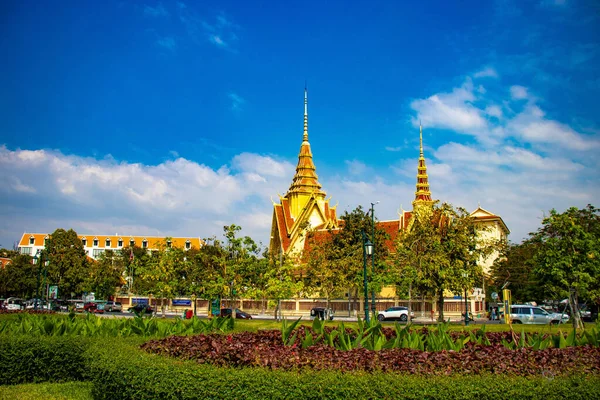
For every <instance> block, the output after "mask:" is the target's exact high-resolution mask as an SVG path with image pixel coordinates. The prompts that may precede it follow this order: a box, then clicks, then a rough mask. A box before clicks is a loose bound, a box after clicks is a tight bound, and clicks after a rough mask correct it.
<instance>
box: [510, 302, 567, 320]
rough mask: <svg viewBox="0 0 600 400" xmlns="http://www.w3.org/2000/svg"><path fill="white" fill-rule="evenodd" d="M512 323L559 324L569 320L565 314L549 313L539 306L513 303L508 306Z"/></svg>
mask: <svg viewBox="0 0 600 400" xmlns="http://www.w3.org/2000/svg"><path fill="white" fill-rule="evenodd" d="M509 315H510V319H511V321H512V323H513V324H561V323H563V324H564V323H565V322H567V321H569V316H568V315H567V314H560V313H551V312H548V311H546V310H544V309H543V308H541V307H536V306H530V305H522V304H514V305H512V306H510V314H509Z"/></svg>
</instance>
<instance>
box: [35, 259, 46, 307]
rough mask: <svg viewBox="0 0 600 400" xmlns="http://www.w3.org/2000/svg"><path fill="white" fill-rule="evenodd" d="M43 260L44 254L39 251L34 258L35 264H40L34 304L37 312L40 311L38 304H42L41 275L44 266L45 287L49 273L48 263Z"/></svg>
mask: <svg viewBox="0 0 600 400" xmlns="http://www.w3.org/2000/svg"><path fill="white" fill-rule="evenodd" d="M43 258H44V253H43V252H41V251H40V250H38V252H37V253H36V254H35V256H33V264H38V273H37V285H36V289H35V300H34V304H33V309H34V310H36V311H37V309H38V304H39V303H40V275H41V273H42V265H44V287H45V286H46V274H47V271H48V269H47V268H48V261H46V262H44V261H43ZM42 296H43V295H42Z"/></svg>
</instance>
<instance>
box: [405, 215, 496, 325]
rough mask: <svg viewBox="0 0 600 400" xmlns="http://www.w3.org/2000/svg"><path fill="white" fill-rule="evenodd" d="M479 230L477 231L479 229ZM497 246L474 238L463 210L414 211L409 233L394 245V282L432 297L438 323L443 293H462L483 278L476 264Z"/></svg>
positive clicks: (440, 319)
mask: <svg viewBox="0 0 600 400" xmlns="http://www.w3.org/2000/svg"><path fill="white" fill-rule="evenodd" d="M480 229H481V228H480ZM497 246H498V244H497V243H495V242H491V241H489V242H486V241H484V240H483V239H482V236H481V235H478V234H477V229H476V227H475V224H474V219H473V218H472V217H470V216H469V213H468V212H467V211H466V210H465V209H464V208H460V207H459V208H454V207H453V206H452V205H450V204H447V203H444V204H442V205H441V206H437V205H434V206H433V207H431V208H429V207H417V208H416V209H415V210H414V211H413V215H412V222H411V226H410V227H409V229H407V230H405V231H402V232H401V233H400V235H399V236H398V240H397V244H396V261H395V265H396V274H395V276H396V279H397V282H398V284H399V285H400V286H411V287H414V288H415V289H416V291H417V292H420V293H422V294H423V293H425V294H428V295H435V297H436V298H437V304H438V311H439V314H438V320H439V321H443V320H444V296H445V294H444V292H445V291H450V292H453V293H461V294H462V293H463V291H464V290H465V289H466V288H471V287H473V285H474V284H475V282H477V281H480V280H481V279H482V277H483V271H482V268H481V266H480V265H479V264H478V260H479V259H480V258H482V257H483V258H485V257H486V256H487V255H489V254H490V253H491V252H492V251H493V250H494V249H495V248H497Z"/></svg>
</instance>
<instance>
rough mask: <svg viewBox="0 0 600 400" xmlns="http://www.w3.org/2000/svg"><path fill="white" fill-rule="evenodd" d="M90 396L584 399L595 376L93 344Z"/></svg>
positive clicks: (598, 383)
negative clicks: (461, 372)
mask: <svg viewBox="0 0 600 400" xmlns="http://www.w3.org/2000/svg"><path fill="white" fill-rule="evenodd" d="M93 353H94V356H93V357H92V358H93V360H94V361H92V362H91V370H92V377H93V379H94V385H93V389H92V392H93V395H94V398H96V399H159V398H160V399H261V400H262V399H296V398H298V399H344V400H348V399H375V398H404V399H424V398H425V399H449V398H452V399H469V400H470V399H473V398H478V399H508V398H515V399H544V400H551V399H564V398H570V399H590V398H594V397H595V396H597V394H598V387H600V377H598V376H587V377H586V376H581V375H578V376H572V377H568V378H565V377H559V378H553V377H544V376H542V374H541V372H540V377H537V378H518V377H507V376H494V375H486V376H462V377H456V376H454V377H444V376H440V377H438V376H434V377H413V376H406V375H397V374H387V373H381V374H369V373H352V374H349V373H339V372H323V371H321V372H314V371H297V372H284V371H271V370H267V369H258V368H243V369H234V368H216V367H213V366H208V365H198V364H196V363H195V362H191V361H179V360H174V359H169V358H165V357H161V356H156V355H149V354H144V353H141V352H139V351H138V350H137V349H136V348H134V347H132V346H130V345H123V346H119V347H118V348H113V349H106V348H98V347H96V348H95V349H94V350H93Z"/></svg>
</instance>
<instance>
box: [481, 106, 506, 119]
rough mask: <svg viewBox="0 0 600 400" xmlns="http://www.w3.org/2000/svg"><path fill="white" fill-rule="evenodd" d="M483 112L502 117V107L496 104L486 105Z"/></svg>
mask: <svg viewBox="0 0 600 400" xmlns="http://www.w3.org/2000/svg"><path fill="white" fill-rule="evenodd" d="M485 113H486V114H487V115H489V116H491V117H496V118H502V109H501V108H500V107H498V106H497V105H490V106H487V107H486V108H485Z"/></svg>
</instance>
